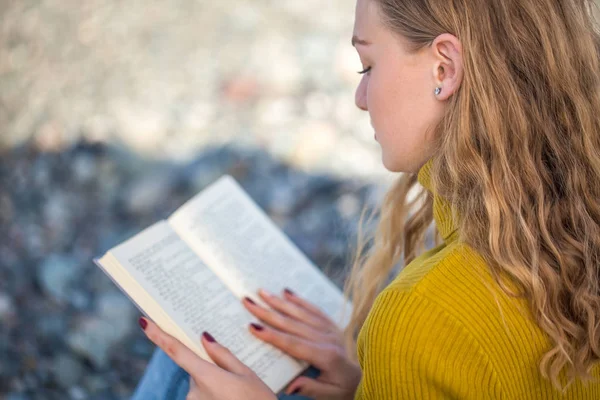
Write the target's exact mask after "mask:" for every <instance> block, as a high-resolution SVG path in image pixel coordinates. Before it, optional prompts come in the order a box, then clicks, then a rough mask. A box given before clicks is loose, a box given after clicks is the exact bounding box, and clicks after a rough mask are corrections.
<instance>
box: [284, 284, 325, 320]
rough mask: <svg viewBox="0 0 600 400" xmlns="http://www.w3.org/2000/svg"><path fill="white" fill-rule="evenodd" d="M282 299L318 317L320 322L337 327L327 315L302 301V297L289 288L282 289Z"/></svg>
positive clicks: (307, 302)
mask: <svg viewBox="0 0 600 400" xmlns="http://www.w3.org/2000/svg"><path fill="white" fill-rule="evenodd" d="M283 297H284V298H285V299H286V300H289V301H291V302H292V303H294V304H296V305H297V306H299V307H302V308H304V309H305V310H306V311H308V312H310V313H312V314H313V315H315V316H316V317H319V318H321V319H322V320H325V321H327V322H329V323H330V324H331V325H333V326H335V327H337V325H336V324H335V323H334V322H333V321H332V320H331V318H330V317H329V316H328V315H327V314H325V312H323V310H321V309H320V308H319V307H317V306H316V305H314V304H312V303H310V302H309V301H307V300H305V299H303V298H302V297H300V296H298V295H297V294H296V293H295V292H293V291H292V290H291V289H290V288H285V289H283Z"/></svg>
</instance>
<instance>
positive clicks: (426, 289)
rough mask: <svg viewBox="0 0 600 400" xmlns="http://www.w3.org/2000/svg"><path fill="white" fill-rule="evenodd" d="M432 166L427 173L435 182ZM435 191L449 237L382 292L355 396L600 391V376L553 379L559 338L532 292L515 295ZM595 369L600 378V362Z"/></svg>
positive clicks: (592, 394)
mask: <svg viewBox="0 0 600 400" xmlns="http://www.w3.org/2000/svg"><path fill="white" fill-rule="evenodd" d="M430 167H431V161H429V162H428V163H426V164H425V165H424V166H423V167H422V168H421V170H420V171H419V174H418V178H419V182H420V183H421V184H422V185H423V186H424V187H425V188H427V189H428V190H430V191H431V187H430V176H429V170H430ZM433 196H434V216H435V221H436V225H437V229H438V230H439V232H440V234H441V236H442V237H443V238H444V243H443V244H441V245H440V246H438V247H436V248H434V249H431V250H429V251H427V252H425V253H424V254H422V255H421V256H420V257H418V258H416V259H415V260H414V261H413V262H411V263H410V264H409V265H407V266H406V267H405V268H404V270H403V271H402V272H401V273H400V274H399V275H398V277H397V278H396V279H395V280H394V281H393V282H392V283H391V284H390V285H389V286H388V287H387V288H385V289H384V290H383V291H382V293H381V294H379V296H378V297H377V299H376V301H375V303H374V305H373V308H372V310H371V312H370V313H369V316H368V318H367V320H366V321H365V324H364V325H363V327H362V329H361V331H360V334H359V336H358V356H359V361H360V365H361V368H362V370H363V379H362V381H361V383H360V385H359V387H358V391H357V393H356V397H355V400H374V399H377V400H384V399H385V400H394V399H506V400H509V399H510V400H512V399H519V400H521V399H600V383H598V382H590V383H589V384H588V386H587V387H586V386H585V385H584V384H583V383H582V382H581V381H580V380H578V381H577V382H576V383H574V384H573V385H572V386H571V387H570V388H569V390H568V391H567V392H566V393H565V394H564V395H561V394H560V393H559V392H558V391H557V390H555V389H554V388H553V386H552V384H551V383H550V382H549V381H547V380H544V379H543V377H542V376H541V374H540V372H539V368H538V365H539V361H540V358H541V356H542V355H543V354H544V353H545V352H546V351H547V350H548V349H549V348H550V341H549V339H548V338H547V336H546V335H545V333H544V332H543V331H542V330H541V329H540V328H539V327H538V326H537V324H535V322H534V321H533V319H532V318H531V313H530V312H529V311H528V310H529V308H528V306H527V304H526V302H525V300H522V299H521V300H518V299H513V298H510V297H508V296H507V295H505V294H504V292H503V291H502V290H501V289H500V287H499V286H498V285H497V284H496V283H495V281H494V280H493V277H492V275H491V274H490V273H489V270H488V268H487V266H486V263H485V262H484V261H483V259H482V258H481V257H480V256H479V255H478V254H477V253H476V252H475V251H474V250H473V249H472V248H469V247H468V246H467V245H465V244H463V243H460V242H459V241H458V240H457V231H456V228H455V224H454V223H453V220H452V216H451V213H450V208H449V204H448V203H447V202H445V201H444V199H442V198H440V197H439V196H436V195H435V193H433ZM592 374H593V375H594V376H595V377H597V378H598V377H600V370H599V366H598V365H596V366H595V367H594V368H593V369H592ZM565 376H566V375H565V374H564V370H563V374H562V376H561V378H562V379H563V380H562V381H561V382H562V383H563V384H565V383H566V379H564V377H565Z"/></svg>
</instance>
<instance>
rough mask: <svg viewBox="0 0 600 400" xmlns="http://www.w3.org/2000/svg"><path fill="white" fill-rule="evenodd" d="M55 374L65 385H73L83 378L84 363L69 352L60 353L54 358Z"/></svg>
mask: <svg viewBox="0 0 600 400" xmlns="http://www.w3.org/2000/svg"><path fill="white" fill-rule="evenodd" d="M52 370H53V371H54V375H55V377H56V379H57V381H58V383H59V384H61V385H62V386H63V387H71V386H73V385H75V384H76V383H77V382H79V381H80V380H81V377H82V376H83V373H84V368H83V365H82V364H81V363H80V362H79V361H78V360H77V359H75V358H74V357H72V356H70V355H68V354H60V355H59V356H58V357H57V358H56V359H55V360H54V366H53V369H52Z"/></svg>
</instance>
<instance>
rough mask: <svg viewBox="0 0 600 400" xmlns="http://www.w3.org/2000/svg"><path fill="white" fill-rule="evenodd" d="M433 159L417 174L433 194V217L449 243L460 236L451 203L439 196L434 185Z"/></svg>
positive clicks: (445, 240)
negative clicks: (432, 175)
mask: <svg viewBox="0 0 600 400" xmlns="http://www.w3.org/2000/svg"><path fill="white" fill-rule="evenodd" d="M432 165H433V159H429V160H428V161H427V162H426V163H425V164H424V165H423V166H422V167H421V168H420V169H419V172H418V175H417V179H418V181H419V183H420V184H421V185H422V186H423V187H424V188H425V189H427V190H428V191H429V192H430V193H431V194H432V196H433V218H434V219H435V224H436V226H437V229H438V231H439V232H440V235H441V236H442V238H443V239H444V242H446V243H449V242H452V241H454V240H456V238H457V236H458V230H457V224H456V222H455V218H454V216H453V212H452V208H451V206H450V203H449V202H448V201H447V200H446V199H444V198H443V197H441V196H439V195H438V194H437V193H436V191H435V187H434V182H433V180H432V177H431V168H432Z"/></svg>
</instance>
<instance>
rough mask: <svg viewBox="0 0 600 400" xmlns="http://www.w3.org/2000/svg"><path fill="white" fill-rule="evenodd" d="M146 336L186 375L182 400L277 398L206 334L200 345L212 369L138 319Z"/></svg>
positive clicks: (207, 363) (147, 321) (190, 351)
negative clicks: (186, 391) (187, 386)
mask: <svg viewBox="0 0 600 400" xmlns="http://www.w3.org/2000/svg"><path fill="white" fill-rule="evenodd" d="M140 326H141V327H142V328H143V329H144V332H145V333H146V336H148V338H149V339H150V340H151V341H152V342H154V344H156V345H157V346H158V347H160V348H161V349H162V350H163V351H164V352H165V353H167V355H168V356H169V357H170V358H171V359H172V360H173V361H175V362H176V363H177V364H178V365H179V366H180V367H181V368H183V369H184V370H185V371H186V372H187V373H188V374H189V375H190V378H191V379H190V392H189V393H188V395H187V397H186V400H239V399H252V400H270V399H273V400H276V399H277V397H276V396H275V394H274V393H273V391H271V389H269V387H268V386H267V385H265V384H264V382H263V381H262V380H261V379H260V378H259V377H258V376H257V375H256V374H255V373H254V372H252V370H251V369H250V368H248V367H247V366H246V365H244V364H243V363H242V362H241V361H240V360H238V359H237V358H236V357H235V356H234V355H233V354H232V353H231V352H230V351H229V350H228V349H226V348H225V347H223V346H221V345H220V344H219V343H217V342H216V341H215V340H214V339H213V337H212V336H210V334H207V333H206V332H205V333H204V334H203V335H202V345H203V346H204V348H205V349H206V352H207V353H208V355H209V356H210V358H211V359H212V360H213V361H214V362H215V364H216V365H214V364H211V363H210V362H208V361H205V360H203V359H201V358H200V357H198V356H197V355H196V353H194V352H193V351H192V350H190V349H189V348H188V347H187V346H185V345H184V344H183V343H181V342H180V341H178V340H177V339H175V338H174V337H172V336H170V335H168V334H166V333H165V332H164V331H162V330H161V329H160V328H159V327H158V326H157V325H156V324H155V323H153V322H151V321H149V320H147V319H146V318H143V317H142V318H140Z"/></svg>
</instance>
